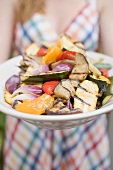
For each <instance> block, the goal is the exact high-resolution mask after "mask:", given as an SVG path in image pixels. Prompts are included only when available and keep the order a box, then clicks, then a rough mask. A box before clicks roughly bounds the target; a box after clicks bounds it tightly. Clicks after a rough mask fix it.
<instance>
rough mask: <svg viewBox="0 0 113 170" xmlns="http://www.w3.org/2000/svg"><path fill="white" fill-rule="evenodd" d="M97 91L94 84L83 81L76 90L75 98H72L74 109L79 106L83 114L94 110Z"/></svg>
mask: <svg viewBox="0 0 113 170" xmlns="http://www.w3.org/2000/svg"><path fill="white" fill-rule="evenodd" d="M92 89H93V90H92ZM98 91H99V88H98V86H97V84H96V83H93V82H91V81H89V80H84V81H83V82H82V83H80V86H78V88H77V90H76V96H77V98H76V97H75V98H74V108H76V107H78V106H79V108H82V109H83V112H86V111H92V110H95V109H96V103H97V96H98ZM78 98H79V99H78Z"/></svg>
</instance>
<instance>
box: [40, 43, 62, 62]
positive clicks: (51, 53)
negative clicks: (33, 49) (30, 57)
mask: <svg viewBox="0 0 113 170" xmlns="http://www.w3.org/2000/svg"><path fill="white" fill-rule="evenodd" d="M61 53H62V50H61V49H60V48H59V47H57V46H52V47H50V48H49V49H48V53H47V54H46V55H45V56H44V57H43V58H42V60H41V61H40V64H48V65H49V64H51V63H53V62H55V61H56V58H57V56H58V55H60V54H61Z"/></svg>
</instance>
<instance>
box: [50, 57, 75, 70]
mask: <svg viewBox="0 0 113 170" xmlns="http://www.w3.org/2000/svg"><path fill="white" fill-rule="evenodd" d="M59 64H69V65H71V66H75V61H74V60H68V59H65V60H60V61H57V62H54V63H52V64H51V65H50V67H51V69H53V68H55V67H56V66H57V65H59Z"/></svg>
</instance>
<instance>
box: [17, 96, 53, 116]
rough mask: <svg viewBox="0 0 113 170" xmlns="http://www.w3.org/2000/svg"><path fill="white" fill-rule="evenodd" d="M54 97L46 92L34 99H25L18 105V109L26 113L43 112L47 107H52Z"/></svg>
mask: <svg viewBox="0 0 113 170" xmlns="http://www.w3.org/2000/svg"><path fill="white" fill-rule="evenodd" d="M53 101H54V98H53V97H52V96H50V95H48V94H46V93H44V94H43V95H41V96H39V97H38V98H36V99H33V100H24V102H23V103H21V104H18V105H17V106H16V110H17V111H19V112H24V113H31V114H42V113H45V110H46V109H47V108H51V107H52V105H53Z"/></svg>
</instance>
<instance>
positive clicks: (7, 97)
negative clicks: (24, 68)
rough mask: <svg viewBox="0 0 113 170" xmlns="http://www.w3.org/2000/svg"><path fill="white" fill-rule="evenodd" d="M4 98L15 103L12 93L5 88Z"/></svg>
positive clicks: (10, 102) (9, 102)
mask: <svg viewBox="0 0 113 170" xmlns="http://www.w3.org/2000/svg"><path fill="white" fill-rule="evenodd" d="M4 100H5V101H6V102H7V103H8V104H10V105H11V104H12V103H13V102H12V95H11V93H9V92H8V91H7V90H5V93H4Z"/></svg>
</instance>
